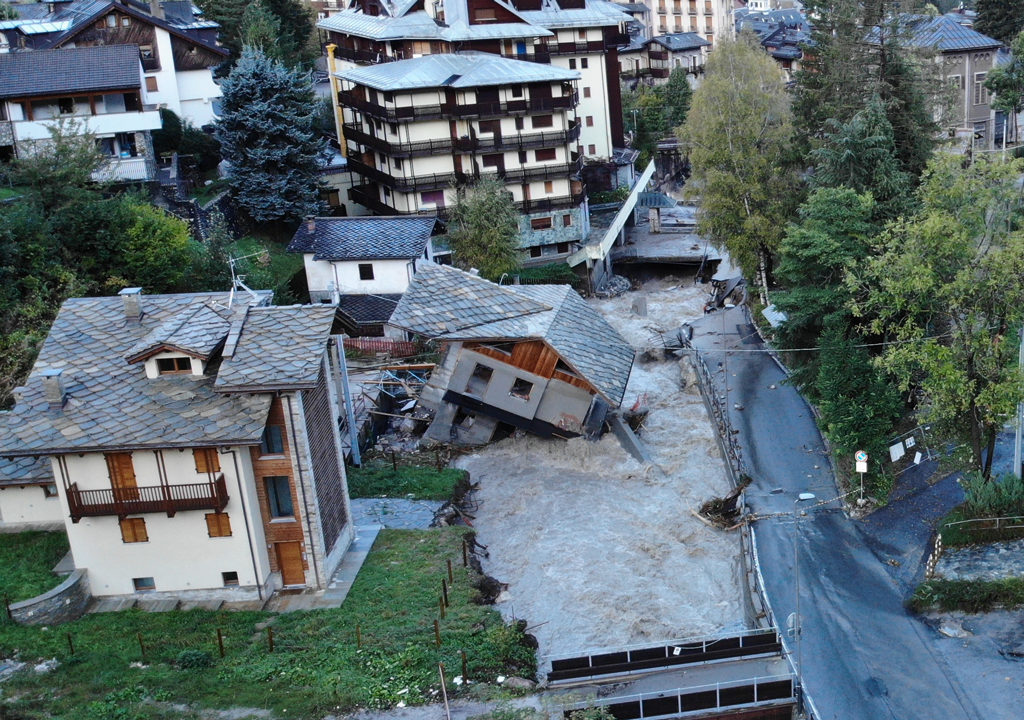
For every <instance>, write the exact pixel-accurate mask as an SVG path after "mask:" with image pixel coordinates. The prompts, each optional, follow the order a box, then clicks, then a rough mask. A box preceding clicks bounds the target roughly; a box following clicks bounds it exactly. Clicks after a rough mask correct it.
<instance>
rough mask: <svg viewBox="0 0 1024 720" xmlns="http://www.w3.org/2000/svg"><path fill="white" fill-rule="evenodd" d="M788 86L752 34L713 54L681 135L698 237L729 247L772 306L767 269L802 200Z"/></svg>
mask: <svg viewBox="0 0 1024 720" xmlns="http://www.w3.org/2000/svg"><path fill="white" fill-rule="evenodd" d="M792 137H793V124H792V113H791V111H790V107H789V96H788V95H787V93H786V86H785V78H784V76H783V74H782V70H781V69H779V66H778V65H777V64H776V63H775V61H774V60H772V58H771V57H769V56H768V55H767V54H766V53H765V52H764V50H763V49H762V48H761V46H760V44H759V43H758V42H757V40H756V38H754V37H753V36H752V35H751V34H750V33H742V34H741V35H740V37H739V38H738V39H736V40H731V41H725V42H723V43H722V44H721V45H719V46H718V47H717V48H715V52H714V53H712V54H711V57H710V58H709V60H708V64H707V73H706V75H705V78H704V82H703V83H702V84H701V86H700V87H699V88H698V89H697V91H696V92H695V93H694V96H693V104H692V107H691V108H690V112H689V114H688V116H687V118H686V123H685V124H684V125H683V127H682V128H681V129H680V131H679V138H680V140H681V141H682V142H683V144H684V146H685V148H686V150H687V152H688V154H689V158H690V165H691V167H692V170H693V174H692V176H691V179H690V182H689V183H688V184H687V186H686V187H687V195H688V196H689V197H690V198H692V199H695V200H696V199H699V203H700V208H699V211H698V216H697V218H698V231H699V232H700V233H701V234H704V235H707V236H709V237H710V238H711V240H712V241H713V242H715V243H716V244H718V245H720V246H724V247H725V248H726V249H727V250H728V251H729V254H730V255H731V256H732V257H733V259H735V260H736V261H737V262H738V263H739V264H740V266H741V267H742V269H743V272H744V274H745V275H746V276H747V277H749V278H756V282H757V285H758V286H760V288H761V300H762V302H763V303H765V304H767V294H768V281H769V277H768V275H769V264H770V262H771V257H772V255H773V253H774V252H775V251H776V250H777V249H778V246H779V242H780V241H781V240H782V235H783V233H784V230H785V224H786V220H787V219H788V217H789V215H790V211H791V209H792V208H793V205H794V201H795V199H796V196H797V192H796V187H797V182H796V175H795V173H794V172H793V169H792V165H791V151H792Z"/></svg>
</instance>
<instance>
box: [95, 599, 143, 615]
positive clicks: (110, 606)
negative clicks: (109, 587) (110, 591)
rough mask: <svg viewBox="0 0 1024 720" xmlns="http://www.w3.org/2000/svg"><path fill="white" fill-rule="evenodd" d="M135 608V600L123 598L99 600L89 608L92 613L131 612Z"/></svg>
mask: <svg viewBox="0 0 1024 720" xmlns="http://www.w3.org/2000/svg"><path fill="white" fill-rule="evenodd" d="M133 607H135V598H123V597H111V598H99V599H98V600H96V602H94V603H93V604H92V605H91V606H89V610H88V612H90V613H103V612H120V611H122V610H130V609H131V608H133Z"/></svg>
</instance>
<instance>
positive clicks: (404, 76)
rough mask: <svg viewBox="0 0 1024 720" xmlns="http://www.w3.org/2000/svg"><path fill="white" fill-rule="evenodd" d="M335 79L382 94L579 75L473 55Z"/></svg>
mask: <svg viewBox="0 0 1024 720" xmlns="http://www.w3.org/2000/svg"><path fill="white" fill-rule="evenodd" d="M337 75H338V77H340V78H343V79H345V80H348V81H350V82H354V83H357V84H359V85H367V86H369V87H372V88H376V89H377V90H383V91H393V90H417V89H427V88H440V87H452V88H473V87H485V86H488V85H507V84H508V83H524V84H525V83H535V82H560V81H567V80H579V79H580V74H579V73H578V72H576V71H575V70H563V69H561V68H557V67H554V66H552V65H543V64H541V63H532V62H523V61H522V60H510V59H508V58H504V57H501V56H500V55H492V54H490V53H483V52H476V51H467V52H461V53H445V54H443V55H424V56H423V57H418V58H412V59H410V60H398V61H396V62H389V63H381V64H379V65H369V66H366V67H360V68H354V69H350V70H342V71H340V72H338V73H337Z"/></svg>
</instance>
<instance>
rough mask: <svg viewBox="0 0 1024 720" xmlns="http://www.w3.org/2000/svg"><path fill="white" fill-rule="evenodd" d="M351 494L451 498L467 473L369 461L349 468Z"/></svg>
mask: <svg viewBox="0 0 1024 720" xmlns="http://www.w3.org/2000/svg"><path fill="white" fill-rule="evenodd" d="M346 473H347V475H348V491H349V495H350V496H351V497H354V498H374V497H391V498H399V497H409V496H410V495H411V496H412V497H413V498H414V499H416V500H447V499H448V498H450V497H451V494H452V490H453V489H454V488H455V483H457V482H458V481H459V480H461V479H462V478H463V477H465V475H466V472H465V471H464V470H457V469H455V468H444V469H443V470H435V469H434V468H430V467H399V468H398V472H395V471H394V470H393V469H392V466H391V463H367V464H365V465H363V467H361V468H355V467H350V468H346Z"/></svg>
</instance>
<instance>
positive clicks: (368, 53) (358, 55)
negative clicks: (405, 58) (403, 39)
mask: <svg viewBox="0 0 1024 720" xmlns="http://www.w3.org/2000/svg"><path fill="white" fill-rule="evenodd" d="M334 56H335V57H337V58H341V59H343V60H351V61H352V62H360V63H374V64H376V63H382V62H394V61H396V60H400V59H401V58H397V57H392V56H390V55H388V54H387V53H384V52H377V51H374V50H356V49H355V48H347V47H342V46H341V45H339V46H337V47H336V48H335V50H334Z"/></svg>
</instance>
